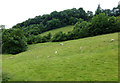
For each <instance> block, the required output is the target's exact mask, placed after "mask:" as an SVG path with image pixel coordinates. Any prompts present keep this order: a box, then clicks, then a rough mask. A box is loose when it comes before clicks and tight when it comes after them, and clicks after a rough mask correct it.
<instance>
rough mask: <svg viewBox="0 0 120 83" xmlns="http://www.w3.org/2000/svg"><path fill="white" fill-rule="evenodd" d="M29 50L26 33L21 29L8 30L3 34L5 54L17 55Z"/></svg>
mask: <svg viewBox="0 0 120 83" xmlns="http://www.w3.org/2000/svg"><path fill="white" fill-rule="evenodd" d="M26 49H27V42H26V37H25V36H24V33H23V31H22V30H20V29H6V30H4V31H3V32H2V51H3V53H9V54H17V53H20V52H23V51H25V50H26Z"/></svg>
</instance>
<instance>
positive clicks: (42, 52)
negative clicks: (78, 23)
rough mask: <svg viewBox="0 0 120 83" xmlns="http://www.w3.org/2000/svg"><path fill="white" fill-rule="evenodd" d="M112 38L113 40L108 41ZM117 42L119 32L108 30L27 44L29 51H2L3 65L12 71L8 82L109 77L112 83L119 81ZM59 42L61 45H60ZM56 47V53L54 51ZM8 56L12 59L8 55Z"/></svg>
mask: <svg viewBox="0 0 120 83" xmlns="http://www.w3.org/2000/svg"><path fill="white" fill-rule="evenodd" d="M113 38H114V39H115V41H114V42H109V41H110V40H111V39H113ZM118 42H119V41H118V33H111V34H105V35H99V36H94V37H88V38H82V39H77V40H71V41H64V42H47V43H39V44H33V45H29V46H28V49H29V50H28V51H25V52H23V53H20V54H17V55H16V56H12V55H9V54H6V55H4V54H3V56H2V69H3V70H6V71H7V72H8V73H10V74H12V75H14V77H13V78H11V79H10V80H9V81H11V82H12V81H18V80H19V81H105V82H102V83H106V81H108V80H109V81H111V82H108V83H114V82H112V81H116V82H117V81H118ZM60 43H63V44H64V45H62V46H61V45H60ZM80 47H82V49H80ZM55 51H58V53H57V54H55ZM10 56H12V57H14V60H11V59H9V57H10ZM48 56H49V58H48ZM6 59H7V60H6ZM70 71H71V72H70ZM8 83H9V82H8ZM13 83H14V82H13ZM18 83H19V82H18ZM58 83H59V82H58ZM83 83H84V82H83ZM85 83H86V82H85ZM90 83H94V82H90ZM98 83H101V82H98Z"/></svg>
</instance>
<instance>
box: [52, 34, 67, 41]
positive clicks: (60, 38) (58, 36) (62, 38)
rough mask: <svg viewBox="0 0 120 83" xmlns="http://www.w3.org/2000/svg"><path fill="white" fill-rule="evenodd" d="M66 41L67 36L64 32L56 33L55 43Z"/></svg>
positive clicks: (53, 39)
mask: <svg viewBox="0 0 120 83" xmlns="http://www.w3.org/2000/svg"><path fill="white" fill-rule="evenodd" d="M65 40H67V36H66V34H65V33H63V32H58V33H56V34H55V35H54V36H53V38H52V41H53V42H60V41H65Z"/></svg>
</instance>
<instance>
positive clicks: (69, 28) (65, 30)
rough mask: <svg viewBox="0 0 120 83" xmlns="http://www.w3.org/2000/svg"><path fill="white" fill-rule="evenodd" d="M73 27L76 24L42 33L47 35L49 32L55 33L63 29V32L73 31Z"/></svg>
mask: <svg viewBox="0 0 120 83" xmlns="http://www.w3.org/2000/svg"><path fill="white" fill-rule="evenodd" d="M73 27H74V25H71V26H66V27H61V28H58V29H53V30H50V31H47V32H44V33H42V34H40V35H41V36H44V35H46V34H48V33H51V34H52V35H54V34H55V33H57V32H60V31H62V32H63V33H67V32H68V31H72V30H73Z"/></svg>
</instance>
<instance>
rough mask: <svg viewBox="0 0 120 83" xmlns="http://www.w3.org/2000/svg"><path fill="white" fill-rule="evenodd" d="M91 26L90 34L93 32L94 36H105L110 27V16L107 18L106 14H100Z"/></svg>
mask: <svg viewBox="0 0 120 83" xmlns="http://www.w3.org/2000/svg"><path fill="white" fill-rule="evenodd" d="M91 24H92V27H91V28H90V32H92V34H93V35H100V34H104V33H106V28H107V27H108V16H106V15H105V13H100V14H98V15H96V16H94V17H93V18H92V20H91Z"/></svg>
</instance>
